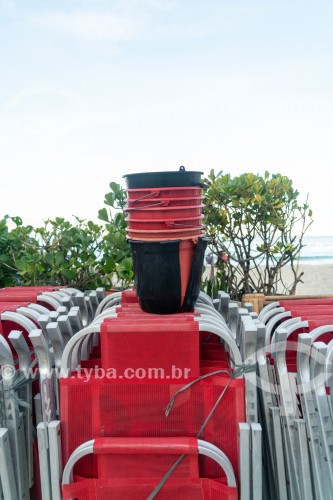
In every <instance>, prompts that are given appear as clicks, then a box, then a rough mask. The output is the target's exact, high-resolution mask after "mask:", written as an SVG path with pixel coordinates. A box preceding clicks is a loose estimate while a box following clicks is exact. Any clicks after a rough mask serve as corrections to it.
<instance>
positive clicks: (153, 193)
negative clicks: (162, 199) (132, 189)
mask: <svg viewBox="0 0 333 500" xmlns="http://www.w3.org/2000/svg"><path fill="white" fill-rule="evenodd" d="M160 192H161V191H152V192H151V193H148V194H144V195H143V196H140V198H136V200H131V201H128V205H130V204H131V203H135V202H136V201H140V200H143V199H145V198H149V196H159V195H160Z"/></svg>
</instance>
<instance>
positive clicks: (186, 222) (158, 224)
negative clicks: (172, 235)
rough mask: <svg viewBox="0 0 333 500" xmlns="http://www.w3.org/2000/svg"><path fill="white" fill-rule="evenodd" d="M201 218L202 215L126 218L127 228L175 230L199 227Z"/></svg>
mask: <svg viewBox="0 0 333 500" xmlns="http://www.w3.org/2000/svg"><path fill="white" fill-rule="evenodd" d="M202 219H203V216H202V215H199V217H194V218H193V219H162V220H140V219H132V218H131V219H127V224H128V227H129V229H139V230H140V231H154V230H175V229H183V228H184V229H186V228H195V227H198V226H200V227H201V226H202Z"/></svg>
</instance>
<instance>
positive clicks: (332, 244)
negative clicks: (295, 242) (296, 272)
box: [300, 236, 333, 265]
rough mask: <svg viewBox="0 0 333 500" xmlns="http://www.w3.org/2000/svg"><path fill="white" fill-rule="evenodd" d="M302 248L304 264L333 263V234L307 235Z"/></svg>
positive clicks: (302, 261)
mask: <svg viewBox="0 0 333 500" xmlns="http://www.w3.org/2000/svg"><path fill="white" fill-rule="evenodd" d="M303 242H304V245H305V246H304V248H302V250H301V259H300V262H301V263H302V264H306V265H308V264H312V265H318V264H322V265H324V264H325V265H326V264H331V265H333V236H305V237H304V240H303Z"/></svg>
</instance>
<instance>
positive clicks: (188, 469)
mask: <svg viewBox="0 0 333 500" xmlns="http://www.w3.org/2000/svg"><path fill="white" fill-rule="evenodd" d="M178 457H179V454H178V455H158V456H157V455H153V454H151V455H125V454H124V455H119V454H114V455H113V454H110V455H99V456H98V458H97V470H98V478H99V479H109V478H110V471H112V476H113V477H114V478H117V479H121V478H127V479H128V478H137V479H140V478H141V479H147V478H150V479H152V478H155V479H156V484H157V483H158V482H159V480H160V479H161V478H162V477H163V476H164V475H165V473H166V472H167V471H168V470H169V469H170V468H171V467H172V466H173V465H174V463H175V462H176V460H177V459H178ZM172 477H173V478H182V479H186V480H187V479H189V478H198V477H199V470H198V457H197V456H196V455H187V456H186V457H184V459H183V460H182V461H181V463H180V464H179V465H178V467H177V468H176V469H175V470H174V472H173V473H172Z"/></svg>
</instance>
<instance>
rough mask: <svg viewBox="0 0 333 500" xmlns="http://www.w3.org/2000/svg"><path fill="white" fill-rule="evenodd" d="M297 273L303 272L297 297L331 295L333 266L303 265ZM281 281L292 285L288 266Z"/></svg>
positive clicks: (279, 290) (332, 291)
mask: <svg viewBox="0 0 333 500" xmlns="http://www.w3.org/2000/svg"><path fill="white" fill-rule="evenodd" d="M209 271H210V266H207V268H206V271H205V273H204V276H207V275H208V274H209ZM299 271H300V272H303V273H304V274H303V276H302V281H303V283H298V285H297V289H296V294H297V295H333V265H326V264H322V265H303V264H301V265H300V266H299ZM282 275H283V280H284V282H285V283H286V285H290V286H291V285H292V283H293V274H292V272H291V269H290V267H289V266H285V267H284V268H283V270H282ZM277 293H284V292H283V289H278V290H277Z"/></svg>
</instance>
